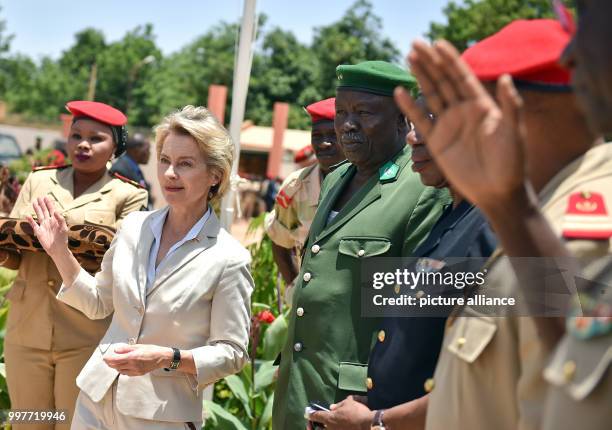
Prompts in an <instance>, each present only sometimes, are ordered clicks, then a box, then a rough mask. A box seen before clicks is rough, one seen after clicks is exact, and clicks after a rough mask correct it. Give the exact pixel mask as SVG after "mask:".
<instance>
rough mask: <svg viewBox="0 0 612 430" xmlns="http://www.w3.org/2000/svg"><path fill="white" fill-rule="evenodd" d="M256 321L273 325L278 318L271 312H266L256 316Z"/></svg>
mask: <svg viewBox="0 0 612 430" xmlns="http://www.w3.org/2000/svg"><path fill="white" fill-rule="evenodd" d="M255 319H256V320H257V321H259V322H262V323H266V324H270V323H273V322H274V320H275V319H276V317H275V316H274V314H273V313H272V312H270V311H269V310H267V309H266V310H264V311H261V312H259V313H258V314H257V315H255Z"/></svg>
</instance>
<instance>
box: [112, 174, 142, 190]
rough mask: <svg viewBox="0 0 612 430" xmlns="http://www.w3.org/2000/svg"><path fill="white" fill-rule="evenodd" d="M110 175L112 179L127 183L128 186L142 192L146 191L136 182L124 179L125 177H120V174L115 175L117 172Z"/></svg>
mask: <svg viewBox="0 0 612 430" xmlns="http://www.w3.org/2000/svg"><path fill="white" fill-rule="evenodd" d="M110 175H111V176H112V177H113V178H117V179H119V180H121V181H123V182H127V183H128V184H130V185H134V186H135V187H138V188H142V189H143V190H146V188H145V187H143V186H142V185H140V184H139V183H138V182H136V181H132V180H131V179H129V178H126V177H125V176H122V175H120V174H119V173H117V172H113V173H111V174H110Z"/></svg>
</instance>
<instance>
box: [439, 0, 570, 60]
mask: <svg viewBox="0 0 612 430" xmlns="http://www.w3.org/2000/svg"><path fill="white" fill-rule="evenodd" d="M564 3H567V4H569V3H571V1H570V0H565V1H564ZM444 15H446V18H447V23H446V24H440V23H432V24H430V27H429V32H428V33H427V36H428V37H429V39H430V40H432V41H433V40H436V39H446V40H448V41H449V42H451V43H452V44H453V45H455V47H457V49H459V50H460V51H463V50H465V49H466V48H468V47H469V46H470V45H472V44H474V43H475V42H477V41H479V40H482V39H484V38H485V37H488V36H490V35H492V34H493V33H495V32H497V31H498V30H500V29H501V28H502V27H504V26H505V25H506V24H509V23H510V22H511V21H514V20H515V19H519V18H524V19H532V18H551V17H553V16H554V14H553V10H552V8H551V4H550V0H465V1H464V2H463V3H462V4H458V3H456V2H454V1H451V2H450V3H449V4H448V5H447V6H446V7H445V8H444Z"/></svg>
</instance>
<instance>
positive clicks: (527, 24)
mask: <svg viewBox="0 0 612 430" xmlns="http://www.w3.org/2000/svg"><path fill="white" fill-rule="evenodd" d="M570 38H571V34H570V33H569V32H568V31H567V30H565V29H564V28H563V26H562V25H561V23H559V22H558V21H555V20H552V19H532V20H524V19H520V20H516V21H513V22H511V23H510V24H508V25H506V26H505V27H504V28H502V29H501V30H500V31H498V32H497V33H495V34H494V35H492V36H490V37H487V38H486V39H483V40H482V41H480V42H478V43H476V44H475V45H473V46H471V47H470V48H468V49H467V50H466V51H465V52H464V53H463V54H462V56H461V57H462V58H463V60H464V61H465V62H466V63H467V64H468V65H469V66H470V68H471V69H472V70H473V72H474V74H475V75H476V76H477V77H478V79H480V80H481V81H496V80H497V79H498V78H499V77H500V76H502V75H503V74H506V73H507V74H509V75H510V76H512V78H513V80H514V81H515V83H516V84H517V85H519V86H520V84H521V83H524V84H527V85H531V86H539V87H545V88H546V89H549V90H550V89H555V88H557V89H559V90H569V88H570V87H569V86H570V72H569V71H568V70H567V69H564V68H563V67H561V66H560V65H559V57H560V56H561V53H562V52H563V50H564V49H565V47H566V46H567V44H568V43H569V41H570Z"/></svg>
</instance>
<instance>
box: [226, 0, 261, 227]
mask: <svg viewBox="0 0 612 430" xmlns="http://www.w3.org/2000/svg"><path fill="white" fill-rule="evenodd" d="M255 4H256V0H244V10H243V12H242V23H241V25H240V41H239V42H238V53H237V56H236V61H235V62H234V82H233V87H232V110H231V116H230V129H229V132H230V136H231V137H232V141H233V142H234V148H235V152H234V164H233V165H232V173H231V177H230V178H231V181H232V183H233V185H232V186H230V188H229V190H228V191H227V193H226V194H225V197H224V198H223V202H222V204H221V225H222V226H223V228H225V229H226V230H228V231H229V230H230V227H231V225H232V222H233V221H234V204H235V200H236V196H237V189H236V188H237V186H236V184H237V183H238V181H237V176H238V165H239V163H240V129H241V127H242V122H243V121H244V109H245V106H246V97H247V93H248V90H249V79H250V77H251V64H252V62H253V49H252V48H253V41H254V40H255Z"/></svg>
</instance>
